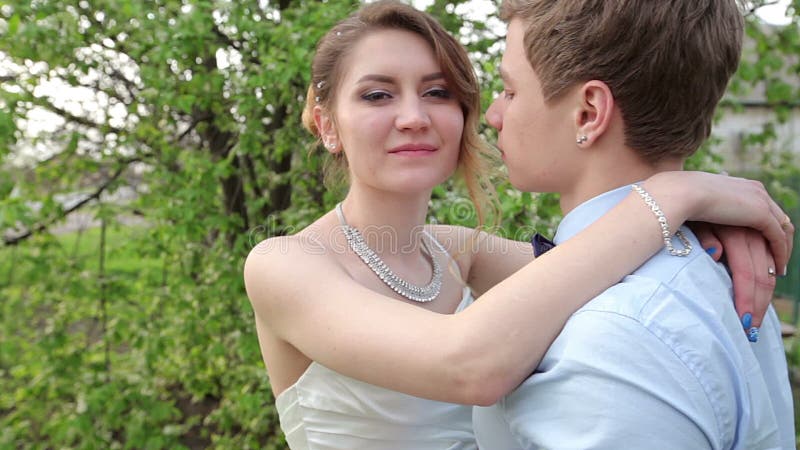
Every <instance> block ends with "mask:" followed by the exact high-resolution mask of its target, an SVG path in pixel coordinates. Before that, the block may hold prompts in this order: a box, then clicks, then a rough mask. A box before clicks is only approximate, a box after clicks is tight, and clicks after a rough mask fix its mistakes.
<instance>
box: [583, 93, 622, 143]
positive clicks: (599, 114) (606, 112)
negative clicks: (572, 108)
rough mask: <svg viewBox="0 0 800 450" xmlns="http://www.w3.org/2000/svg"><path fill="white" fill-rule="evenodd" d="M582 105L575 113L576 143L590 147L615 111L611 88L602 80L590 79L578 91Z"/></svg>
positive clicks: (605, 127)
mask: <svg viewBox="0 0 800 450" xmlns="http://www.w3.org/2000/svg"><path fill="white" fill-rule="evenodd" d="M578 95H579V96H580V97H579V101H580V105H579V108H578V110H577V113H576V114H575V129H576V130H577V135H576V137H575V138H576V143H577V144H578V145H579V146H581V147H588V146H590V145H591V144H592V143H593V142H594V141H596V140H597V139H599V138H600V137H601V136H602V135H603V133H605V132H606V130H607V129H608V127H609V124H610V123H611V117H612V115H613V113H614V96H613V95H612V94H611V88H609V87H608V85H607V84H605V83H603V82H602V81H598V80H592V81H588V82H586V83H584V84H583V86H581V87H580V91H579V92H578Z"/></svg>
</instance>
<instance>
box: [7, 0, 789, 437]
mask: <svg viewBox="0 0 800 450" xmlns="http://www.w3.org/2000/svg"><path fill="white" fill-rule="evenodd" d="M464 3H466V1H465V0H459V1H444V0H436V1H435V2H434V3H433V5H432V6H431V7H430V11H431V12H432V13H433V14H434V15H436V16H437V17H438V18H440V20H442V22H443V23H444V24H445V26H446V27H447V28H448V29H449V30H450V31H452V32H454V33H457V34H459V36H460V37H461V40H462V42H466V43H468V47H469V49H470V54H471V56H472V57H473V59H474V62H475V65H476V67H477V68H478V69H479V70H478V72H479V76H480V78H481V83H482V86H483V87H484V92H483V94H482V95H483V96H482V103H483V107H484V108H485V107H487V106H488V104H489V102H490V101H491V99H492V96H493V93H494V92H497V91H499V85H500V82H499V78H498V76H497V66H498V63H499V61H498V58H497V51H498V47H497V46H496V45H495V44H496V43H497V41H498V40H499V39H501V38H502V36H497V35H496V34H494V31H493V30H492V29H491V27H487V26H486V25H485V24H484V23H482V22H473V21H471V20H469V19H468V18H467V17H466V16H465V14H463V13H461V12H460V11H461V8H460V7H459V5H462V4H464ZM356 6H357V1H355V0H338V1H327V2H320V1H307V0H297V1H289V0H280V1H269V2H259V1H255V0H252V1H224V0H203V1H195V2H179V1H176V0H157V1H144V0H121V1H120V0H115V1H110V0H98V1H92V2H82V1H81V2H78V1H68V0H39V1H21V0H15V1H10V2H4V3H3V4H2V6H0V57H1V58H2V61H3V67H4V68H7V70H8V71H10V72H9V75H8V76H5V75H3V76H2V77H0V79H1V80H2V83H3V84H2V85H0V105H2V107H0V230H12V232H10V233H9V234H7V235H5V236H4V241H5V243H6V245H4V246H2V247H0V298H2V299H3V301H2V302H0V383H2V387H3V388H2V389H0V448H32V449H38V448H42V449H44V448H81V449H93V448H136V449H159V448H205V447H211V448H241V449H247V448H267V449H270V448H271V449H280V448H285V443H284V441H283V437H282V435H281V434H280V432H279V431H278V422H277V415H276V412H275V409H274V407H273V398H272V393H271V391H270V389H269V382H268V380H267V377H266V374H265V371H264V369H263V363H262V361H261V357H260V352H259V348H258V343H257V340H256V335H255V332H254V328H253V320H252V311H251V310H250V306H249V304H248V302H247V299H246V296H245V293H244V288H243V282H242V279H241V269H242V267H241V266H242V262H243V260H244V258H245V256H246V254H247V252H248V251H249V249H250V248H251V247H252V246H253V245H254V244H255V243H256V242H258V241H259V240H261V239H264V238H267V237H270V236H274V235H281V234H286V233H292V232H294V231H296V230H298V229H300V228H302V227H304V226H305V225H307V224H309V223H310V222H311V221H313V220H314V219H316V218H317V217H319V216H320V215H321V214H322V213H323V212H324V211H327V210H329V209H330V208H331V207H332V205H333V204H335V202H336V201H337V200H338V195H339V194H337V193H334V192H328V191H325V189H324V188H323V187H322V183H321V173H320V172H321V158H320V155H319V153H318V152H315V151H314V149H313V147H312V144H313V143H312V139H311V137H310V136H309V135H308V134H307V133H306V132H305V131H304V130H302V127H301V126H300V114H301V110H302V106H303V104H304V101H305V95H306V89H307V86H308V84H309V63H310V59H311V55H312V52H313V49H314V45H315V43H316V41H317V39H319V37H320V36H321V35H322V34H323V33H324V32H325V31H326V30H327V29H328V28H329V27H330V26H331V25H332V24H333V23H335V22H336V21H337V20H339V19H341V18H343V17H344V16H346V15H347V14H348V13H349V12H351V11H352V10H354V9H355V8H356ZM794 11H795V14H797V13H796V11H797V8H796V3H795V10H794ZM751 19H752V18H751ZM795 20H797V19H795ZM748 33H750V34H752V35H753V36H755V37H756V38H757V41H758V44H757V46H756V50H754V51H757V52H758V53H757V57H753V58H751V59H748V60H747V62H745V63H743V65H742V68H741V69H740V71H739V74H738V77H737V79H736V80H735V82H734V83H733V85H732V92H734V93H735V92H744V91H746V90H747V89H750V88H752V86H757V85H758V84H759V83H768V84H769V87H768V88H767V89H766V91H765V92H767V97H768V101H769V102H771V104H772V105H773V106H774V107H775V110H776V114H777V116H776V119H777V120H780V119H781V118H785V117H786V114H787V112H788V111H789V110H790V109H791V108H792V107H793V106H792V102H793V101H796V100H794V99H797V98H798V95H797V94H798V93H797V86H798V84H796V83H795V84H792V83H787V82H785V80H786V79H785V78H781V77H779V76H778V75H777V74H778V72H780V71H784V72H786V73H789V74H794V75H795V76H796V73H797V66H796V65H795V66H791V64H796V63H797V60H796V58H795V59H792V58H785V57H784V56H785V55H790V54H795V55H796V54H798V53H800V50H799V49H798V48H797V46H798V33H797V30H796V27H794V28H792V29H791V30H784V31H781V32H780V33H779V34H778V36H777V37H775V36H773V35H768V34H766V33H763V34H762V31H761V29H760V28H759V27H757V26H755V25H754V22H753V21H752V20H751V22H750V23H749V24H748ZM791 52H794V53H791ZM792 61H793V62H792ZM4 70H5V69H4ZM781 80H783V81H781ZM62 94H63V95H62ZM64 97H69V98H77V99H79V100H82V101H86V105H94V106H90V107H86V108H79V107H76V105H74V104H70V103H69V102H65V100H64ZM734 106H735V105H734ZM42 111H46V112H48V113H49V114H50V115H49V116H47V117H46V119H44V120H43V122H44V125H42V124H41V122H39V123H37V124H34V125H37V126H30V125H31V124H32V121H33V119H28V118H29V117H35V116H37V114H41V113H42ZM34 129H35V130H39V131H37V132H36V133H34V132H33V131H32V130H34ZM484 134H485V135H486V137H487V139H488V140H489V141H492V140H493V139H494V135H493V130H491V129H484ZM774 136H775V133H774V128H769V127H767V128H765V130H764V132H763V133H759V134H757V135H753V136H751V137H748V138H747V143H748V144H749V145H752V146H753V147H757V148H758V149H759V151H761V150H771V149H773V148H774ZM765 155H768V154H767V153H765ZM769 155H772V156H765V157H764V158H763V159H762V161H763V165H764V166H769V167H770V168H771V170H772V172H769V173H770V174H772V175H770V176H771V177H773V178H770V181H769V186H770V187H771V188H773V189H774V192H776V193H777V195H779V196H781V198H787V199H788V198H789V196H790V194H791V193H792V191H791V190H787V189H785V188H784V187H783V186H784V184H782V183H785V181H786V180H787V179H789V178H792V177H796V172H792V173H789V172H788V169H787V168H788V167H791V164H792V163H791V162H790V161H788V160H787V159H785V158H786V157H784V156H779V157H778V156H775V153H769ZM781 158H784V159H781ZM720 162H721V160H720V159H719V157H718V156H716V155H715V154H714V152H713V143H712V144H709V145H708V146H707V147H705V148H704V149H703V151H701V152H700V154H699V155H698V156H697V157H695V158H694V159H693V160H692V162H691V164H692V167H702V168H718V167H719V165H720ZM792 179H794V178H792ZM773 181H774V182H773ZM495 187H496V190H497V192H498V196H499V201H500V205H501V211H502V214H501V216H500V217H499V221H498V222H499V224H498V227H497V228H494V229H492V231H494V232H497V233H499V234H502V235H504V236H507V237H511V238H515V239H520V240H527V239H528V238H529V237H530V235H531V234H532V232H533V230H538V231H540V232H543V233H546V234H552V232H553V230H554V227H555V224H556V222H557V220H558V219H559V210H558V199H557V198H556V197H555V196H553V195H549V194H548V195H531V194H526V193H519V192H517V191H515V190H514V189H512V188H511V187H510V185H509V184H508V183H507V182H506V181H503V180H502V179H498V180H497V182H496V185H495ZM131 192H132V193H133V195H128V196H126V195H125V194H126V193H128V194H130V193H131ZM794 192H796V191H794ZM787 201H788V200H787ZM787 204H788V203H787ZM432 205H433V207H432V208H431V213H430V215H431V220H432V221H439V222H446V223H458V224H465V225H474V224H475V215H474V211H473V210H472V207H471V205H470V204H469V203H468V201H467V200H466V195H465V193H464V188H463V186H461V184H460V183H459V182H457V181H449V182H447V183H445V184H444V185H442V186H440V187H438V188H437V189H436V190H435V191H434V195H433V199H432ZM78 214H82V215H83V216H81V217H84V216H85V218H86V219H87V220H89V219H91V220H94V221H95V222H96V223H95V225H97V223H99V222H103V223H105V225H106V226H103V227H99V226H94V227H93V228H90V229H88V230H86V231H81V228H80V227H79V228H78V230H77V231H76V230H73V231H68V232H64V231H60V232H58V233H56V232H55V230H56V227H59V226H62V225H64V222H65V217H69V218H75V217H76V216H78ZM26 231H31V235H30V237H26V236H27V234H25V232H26ZM17 237H18V238H19V239H17ZM798 247H800V246H798Z"/></svg>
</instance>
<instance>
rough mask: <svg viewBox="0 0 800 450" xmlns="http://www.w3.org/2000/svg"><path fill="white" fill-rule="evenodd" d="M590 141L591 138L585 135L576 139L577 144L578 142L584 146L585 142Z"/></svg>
mask: <svg viewBox="0 0 800 450" xmlns="http://www.w3.org/2000/svg"><path fill="white" fill-rule="evenodd" d="M588 140H589V138H588V137H587V136H586V135H585V134H584V135H581V136H578V139H576V140H575V142H577V143H578V144H583V143H584V142H586V141H588Z"/></svg>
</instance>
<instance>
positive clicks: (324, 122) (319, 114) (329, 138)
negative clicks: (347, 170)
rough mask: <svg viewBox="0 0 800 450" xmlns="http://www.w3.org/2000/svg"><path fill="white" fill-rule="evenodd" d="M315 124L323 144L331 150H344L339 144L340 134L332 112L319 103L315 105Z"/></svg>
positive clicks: (332, 151)
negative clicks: (337, 131)
mask: <svg viewBox="0 0 800 450" xmlns="http://www.w3.org/2000/svg"><path fill="white" fill-rule="evenodd" d="M314 125H316V127H317V131H318V132H319V138H320V140H321V141H322V145H324V146H325V148H326V149H327V150H328V151H329V152H331V153H339V152H340V151H342V147H341V145H339V136H338V134H337V133H336V123H335V122H334V121H333V117H331V115H330V113H328V112H327V111H326V110H325V109H323V108H322V107H321V106H319V105H317V106H315V107H314Z"/></svg>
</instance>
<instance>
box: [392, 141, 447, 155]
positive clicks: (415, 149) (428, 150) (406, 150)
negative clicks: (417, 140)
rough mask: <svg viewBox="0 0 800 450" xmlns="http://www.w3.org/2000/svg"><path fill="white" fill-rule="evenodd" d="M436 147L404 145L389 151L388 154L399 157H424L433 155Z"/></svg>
mask: <svg viewBox="0 0 800 450" xmlns="http://www.w3.org/2000/svg"><path fill="white" fill-rule="evenodd" d="M436 150H437V148H436V147H434V146H432V145H427V144H406V145H401V146H398V147H395V148H393V149H391V150H389V153H391V154H393V155H400V156H426V155H430V154H432V153H435V152H436Z"/></svg>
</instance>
